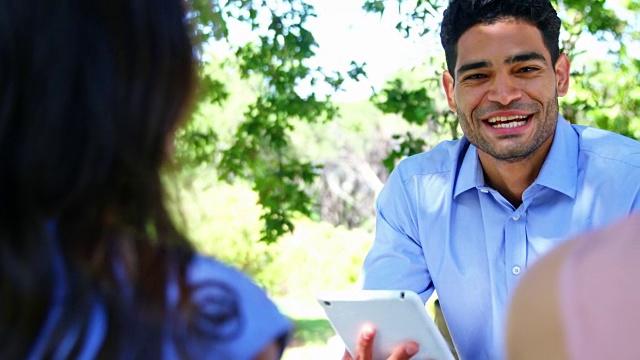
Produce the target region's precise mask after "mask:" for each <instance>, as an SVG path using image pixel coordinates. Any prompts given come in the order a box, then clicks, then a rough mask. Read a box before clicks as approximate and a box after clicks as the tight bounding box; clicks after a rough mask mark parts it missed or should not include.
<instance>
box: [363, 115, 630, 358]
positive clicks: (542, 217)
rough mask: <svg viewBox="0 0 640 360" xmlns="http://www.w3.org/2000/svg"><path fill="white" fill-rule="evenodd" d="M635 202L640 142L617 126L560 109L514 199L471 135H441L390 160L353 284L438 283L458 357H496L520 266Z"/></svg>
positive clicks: (428, 286) (418, 288)
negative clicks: (594, 123)
mask: <svg viewBox="0 0 640 360" xmlns="http://www.w3.org/2000/svg"><path fill="white" fill-rule="evenodd" d="M639 207H640V143H639V142H637V141H635V140H632V139H629V138H626V137H623V136H621V135H618V134H615V133H611V132H607V131H603V130H599V129H594V128H587V127H583V126H578V125H570V124H569V123H567V122H566V120H564V119H563V118H562V117H560V119H559V121H558V124H557V126H556V132H555V137H554V140H553V144H552V146H551V149H550V151H549V154H548V156H547V159H546V160H545V163H544V164H543V166H542V169H541V171H540V174H539V175H538V178H537V179H536V181H535V182H534V183H533V184H531V186H529V188H527V189H526V191H525V192H524V194H523V196H522V204H521V205H520V206H519V207H518V208H514V207H513V206H512V205H511V204H510V203H509V202H508V201H507V200H506V199H505V198H504V197H503V196H502V195H500V193H498V192H497V191H496V190H494V189H492V188H490V187H488V186H486V185H485V181H484V176H483V171H482V167H481V165H480V162H479V160H478V152H477V149H476V147H475V146H474V145H471V144H470V143H469V142H468V140H467V139H466V138H462V139H461V140H457V141H447V142H443V143H441V144H439V145H438V146H436V147H435V148H434V149H432V150H431V151H428V152H425V153H422V154H418V155H415V156H412V157H409V158H407V159H405V160H404V161H402V162H401V163H400V164H398V166H397V167H396V169H395V170H394V171H393V172H392V174H391V176H390V177H389V179H388V181H387V183H386V184H385V186H384V188H383V190H382V191H381V193H380V194H379V196H378V198H377V201H376V211H377V217H376V237H375V241H374V243H373V245H372V248H371V250H370V251H369V253H368V255H367V257H366V259H365V261H364V265H363V268H362V272H361V278H360V282H361V286H362V287H363V288H365V289H405V290H407V289H408V290H413V291H415V292H417V293H418V294H420V296H421V297H422V299H423V300H424V301H426V300H427V299H428V298H429V297H430V296H431V294H432V293H433V292H434V290H437V294H438V297H439V299H440V304H441V306H442V311H443V313H444V315H445V318H446V320H447V323H448V325H449V330H450V332H451V336H452V338H453V341H454V344H455V346H456V349H457V351H458V354H459V355H460V357H461V358H462V359H500V358H502V357H503V350H502V349H503V337H504V321H505V315H506V309H507V305H508V300H509V295H510V294H511V293H512V292H513V290H514V288H515V286H516V285H517V282H518V279H519V278H520V277H521V275H522V272H523V271H524V270H525V269H526V268H527V267H528V266H530V265H531V264H533V262H535V261H536V259H538V258H539V257H540V256H541V255H543V254H544V253H546V252H547V251H549V249H551V248H552V247H554V246H556V245H557V244H559V243H560V242H562V241H564V240H565V239H567V237H569V236H571V235H575V234H577V233H580V232H583V231H585V230H589V229H592V228H595V227H600V226H603V225H606V224H609V223H611V222H612V221H614V220H616V219H618V218H621V217H624V216H627V215H628V214H629V213H631V212H633V211H635V210H637V209H638V208H639ZM596 291H597V289H594V294H595V293H596Z"/></svg>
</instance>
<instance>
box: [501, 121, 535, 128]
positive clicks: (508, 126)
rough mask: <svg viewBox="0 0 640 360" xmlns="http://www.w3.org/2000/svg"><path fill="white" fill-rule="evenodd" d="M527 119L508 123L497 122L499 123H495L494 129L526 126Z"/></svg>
mask: <svg viewBox="0 0 640 360" xmlns="http://www.w3.org/2000/svg"><path fill="white" fill-rule="evenodd" d="M526 123H527V122H526V121H513V122H508V123H501V124H497V125H493V128H494V129H509V128H514V127H518V126H524V124H526Z"/></svg>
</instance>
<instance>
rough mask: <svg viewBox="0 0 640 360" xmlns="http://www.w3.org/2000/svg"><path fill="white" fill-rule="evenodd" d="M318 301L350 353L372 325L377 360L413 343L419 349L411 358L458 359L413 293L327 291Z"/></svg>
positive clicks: (374, 357)
mask: <svg viewBox="0 0 640 360" xmlns="http://www.w3.org/2000/svg"><path fill="white" fill-rule="evenodd" d="M316 298H317V300H318V303H319V304H320V306H322V307H323V308H324V311H325V313H326V314H327V318H328V319H329V322H331V325H332V326H333V329H334V330H335V331H336V333H337V334H338V335H339V336H340V338H341V339H342V341H343V342H344V344H345V346H346V347H347V350H348V351H349V352H350V353H351V354H353V352H354V350H355V348H356V344H357V340H358V336H359V334H360V331H361V329H362V327H363V326H364V325H365V324H371V325H372V326H374V327H375V329H376V337H375V340H374V343H373V359H374V360H384V359H387V357H389V355H391V352H392V351H393V350H394V349H395V348H397V347H398V346H399V345H400V344H402V343H405V342H407V341H410V340H413V341H415V342H417V343H418V345H419V346H420V351H419V352H418V353H417V354H416V355H414V356H413V357H412V359H434V360H454V359H455V358H454V357H453V354H452V353H451V351H450V350H449V346H448V345H447V342H446V341H445V339H444V338H443V337H442V334H440V331H439V330H438V327H437V326H436V324H435V323H434V322H433V319H431V317H430V316H429V314H427V311H426V309H425V308H424V304H423V303H422V300H421V299H420V297H419V296H418V294H416V293H415V292H413V291H400V290H345V291H325V292H322V293H319V294H318V295H317V296H316Z"/></svg>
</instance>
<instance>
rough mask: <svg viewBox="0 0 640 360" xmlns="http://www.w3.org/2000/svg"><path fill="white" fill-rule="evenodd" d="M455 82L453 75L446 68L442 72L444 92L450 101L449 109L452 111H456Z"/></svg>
mask: <svg viewBox="0 0 640 360" xmlns="http://www.w3.org/2000/svg"><path fill="white" fill-rule="evenodd" d="M454 85H455V83H454V80H453V76H452V75H451V73H450V72H449V70H446V71H445V72H444V73H442V86H444V92H445V94H446V95H447V102H448V103H449V109H451V111H453V112H456V98H455V92H454V90H455V86H454Z"/></svg>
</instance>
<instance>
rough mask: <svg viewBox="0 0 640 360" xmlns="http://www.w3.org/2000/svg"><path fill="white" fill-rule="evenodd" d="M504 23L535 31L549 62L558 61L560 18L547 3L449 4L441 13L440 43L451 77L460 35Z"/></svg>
mask: <svg viewBox="0 0 640 360" xmlns="http://www.w3.org/2000/svg"><path fill="white" fill-rule="evenodd" d="M505 19H516V20H521V21H524V22H527V23H529V24H531V25H534V26H535V27H537V28H538V30H540V33H541V34H542V40H543V41H544V45H545V47H546V48H547V50H548V51H549V54H550V55H551V61H552V62H553V63H555V62H556V60H558V56H559V55H560V48H559V46H558V39H559V36H560V18H558V14H557V13H556V11H555V9H554V8H553V6H552V5H551V3H550V2H549V0H451V1H450V3H449V6H448V7H447V9H446V10H445V11H444V18H443V19H442V25H441V30H440V41H441V42H442V47H443V48H444V53H445V57H446V60H447V68H448V70H449V72H450V73H451V74H452V76H453V74H455V72H454V71H455V66H456V60H457V57H458V50H457V45H458V40H460V37H461V36H462V34H464V33H465V32H466V31H467V30H469V29H470V28H471V27H473V26H475V25H478V24H494V23H496V22H498V21H500V20H505Z"/></svg>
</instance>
